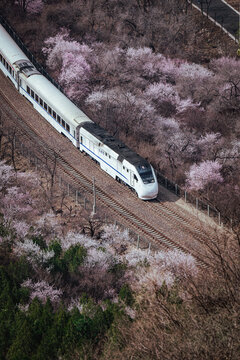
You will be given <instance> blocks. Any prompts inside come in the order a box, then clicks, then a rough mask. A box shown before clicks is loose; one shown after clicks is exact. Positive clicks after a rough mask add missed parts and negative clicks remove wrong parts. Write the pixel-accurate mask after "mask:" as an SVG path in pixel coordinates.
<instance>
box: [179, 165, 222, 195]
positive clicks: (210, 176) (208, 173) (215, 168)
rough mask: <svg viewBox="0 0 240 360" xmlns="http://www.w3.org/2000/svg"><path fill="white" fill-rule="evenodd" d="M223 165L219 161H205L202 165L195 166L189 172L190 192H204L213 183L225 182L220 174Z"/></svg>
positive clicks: (187, 181) (188, 185)
mask: <svg viewBox="0 0 240 360" xmlns="http://www.w3.org/2000/svg"><path fill="white" fill-rule="evenodd" d="M221 167H222V166H221V164H219V163H218V162H217V161H209V160H207V161H203V162H201V163H200V164H198V165H197V164H194V165H192V166H191V167H190V170H189V171H188V172H187V174H186V175H187V179H186V186H187V188H188V189H189V190H203V189H204V188H205V187H206V186H207V185H209V184H211V183H221V182H223V177H222V175H221V174H220V170H221Z"/></svg>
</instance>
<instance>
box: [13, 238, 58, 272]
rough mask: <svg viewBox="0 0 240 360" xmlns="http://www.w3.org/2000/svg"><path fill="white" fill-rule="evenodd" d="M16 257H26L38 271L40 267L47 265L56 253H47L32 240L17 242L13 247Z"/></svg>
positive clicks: (51, 251)
mask: <svg viewBox="0 0 240 360" xmlns="http://www.w3.org/2000/svg"><path fill="white" fill-rule="evenodd" d="M13 252H14V253H15V254H16V256H26V258H27V259H28V261H29V262H30V263H31V264H32V265H33V266H34V267H35V268H36V269H37V267H38V266H39V264H40V265H47V264H48V262H49V260H51V259H52V258H53V257H54V251H53V250H50V251H47V250H46V251H45V250H42V249H41V248H40V246H38V245H37V244H35V243H34V242H33V241H32V240H30V239H24V240H23V241H17V242H16V244H15V245H14V247H13Z"/></svg>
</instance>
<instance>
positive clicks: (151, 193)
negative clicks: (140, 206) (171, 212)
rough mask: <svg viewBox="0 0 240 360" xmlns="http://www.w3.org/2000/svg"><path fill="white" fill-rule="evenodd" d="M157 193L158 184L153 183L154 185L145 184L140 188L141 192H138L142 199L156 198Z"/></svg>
mask: <svg viewBox="0 0 240 360" xmlns="http://www.w3.org/2000/svg"><path fill="white" fill-rule="evenodd" d="M157 195H158V184H157V183H155V184H154V186H153V184H149V186H145V187H144V189H143V190H142V193H141V194H139V197H140V199H142V200H151V199H156V197H157Z"/></svg>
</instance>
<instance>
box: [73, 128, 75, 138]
mask: <svg viewBox="0 0 240 360" xmlns="http://www.w3.org/2000/svg"><path fill="white" fill-rule="evenodd" d="M75 136H76V134H75V130H73V137H74V138H75Z"/></svg>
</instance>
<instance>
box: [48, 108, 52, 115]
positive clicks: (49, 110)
mask: <svg viewBox="0 0 240 360" xmlns="http://www.w3.org/2000/svg"><path fill="white" fill-rule="evenodd" d="M48 113H49V114H50V115H52V109H51V108H50V107H48Z"/></svg>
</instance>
